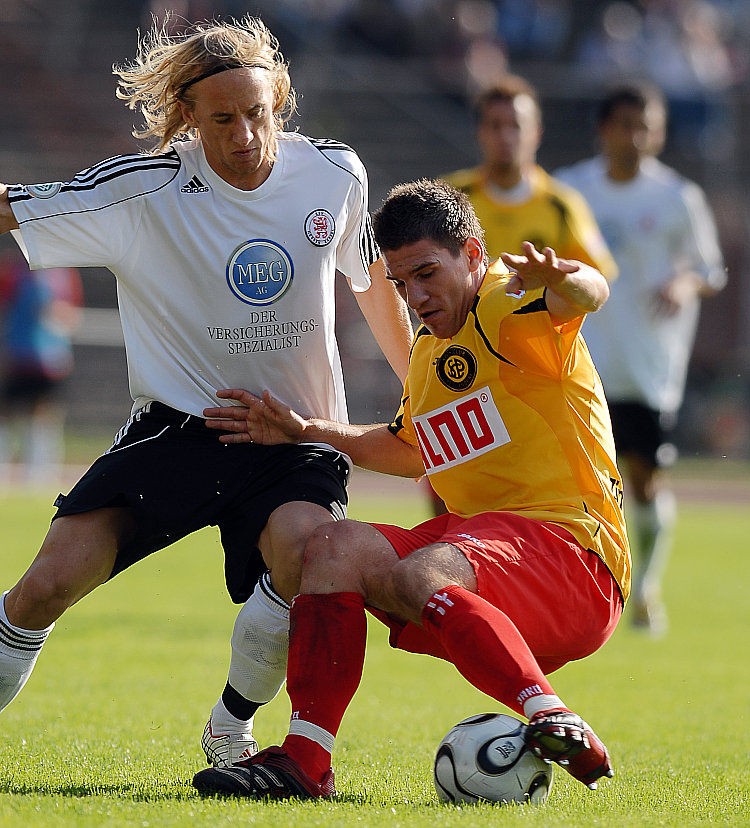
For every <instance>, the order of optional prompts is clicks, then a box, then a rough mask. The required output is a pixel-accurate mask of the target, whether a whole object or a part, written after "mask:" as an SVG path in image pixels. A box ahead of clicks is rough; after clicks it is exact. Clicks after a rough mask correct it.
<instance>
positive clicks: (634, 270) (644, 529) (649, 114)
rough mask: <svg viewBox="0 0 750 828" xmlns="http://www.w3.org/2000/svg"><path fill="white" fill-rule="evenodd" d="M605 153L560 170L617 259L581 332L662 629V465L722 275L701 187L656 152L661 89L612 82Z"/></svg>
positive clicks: (642, 606) (637, 561)
mask: <svg viewBox="0 0 750 828" xmlns="http://www.w3.org/2000/svg"><path fill="white" fill-rule="evenodd" d="M597 121H598V137H599V141H600V144H601V154H600V155H597V156H596V157H594V158H590V159H587V160H584V161H580V162H578V163H577V164H574V165H572V166H570V167H567V168H565V169H562V170H558V171H557V172H555V176H557V177H559V178H560V179H561V180H563V181H565V182H567V183H568V184H570V185H572V186H573V187H575V188H576V189H577V190H579V191H580V192H581V193H582V194H583V195H584V197H585V198H586V200H587V201H588V203H589V205H590V207H591V209H592V211H593V213H594V217H595V218H596V221H597V223H598V224H599V227H600V229H601V231H602V233H603V234H604V237H605V240H606V242H607V244H608V246H609V249H610V251H611V252H612V255H613V256H614V258H615V261H616V263H617V267H618V271H619V277H618V279H617V281H616V282H615V283H614V284H613V285H612V291H611V295H610V299H609V302H607V304H606V305H605V307H604V308H603V309H602V311H601V312H600V313H597V314H595V315H593V316H591V317H590V318H588V319H587V320H586V325H585V327H584V336H585V338H586V342H587V343H588V346H589V350H590V351H591V355H592V357H593V359H594V363H595V364H596V367H597V369H598V371H599V374H600V376H601V378H602V382H603V384H604V389H605V392H606V395H607V399H608V402H609V406H610V411H611V415H612V427H613V431H614V436H615V443H616V446H617V456H618V461H619V463H620V464H621V467H622V469H623V474H624V476H625V492H626V507H627V512H628V516H629V520H630V540H631V544H632V546H633V567H634V576H635V578H634V585H633V599H632V600H633V614H632V620H633V623H634V624H635V625H636V626H640V627H643V628H645V629H647V630H648V631H650V632H651V633H652V634H654V635H659V634H661V633H663V632H664V631H665V629H666V621H667V619H666V611H665V608H664V604H663V601H662V597H661V580H662V575H663V571H664V567H665V563H666V560H667V556H668V553H669V547H670V544H671V535H672V529H673V525H674V521H675V498H674V495H673V493H672V491H671V489H670V488H669V487H668V485H667V482H666V481H665V480H664V477H663V475H662V474H660V468H662V467H665V466H668V465H670V464H671V463H672V462H673V461H674V460H675V458H676V449H675V447H674V446H673V445H672V443H671V442H670V434H671V432H672V430H673V429H674V426H675V424H676V420H677V414H678V411H679V408H680V405H681V404H682V399H683V394H684V390H685V380H686V377H687V370H688V363H689V360H690V354H691V351H692V346H693V341H694V339H695V333H696V329H697V325H698V317H699V313H700V303H701V298H702V297H704V296H710V295H712V294H714V293H716V292H717V291H719V290H721V289H722V288H723V287H724V285H725V284H726V279H727V277H726V272H725V268H724V262H723V258H722V253H721V250H720V248H719V242H718V236H717V232H716V226H715V222H714V218H713V215H712V213H711V210H710V208H709V205H708V203H707V201H706V197H705V195H704V193H703V191H702V190H701V188H700V187H699V186H698V185H697V184H695V183H694V182H692V181H689V180H687V179H685V178H684V177H683V176H681V175H680V174H679V173H677V172H676V171H675V170H673V169H671V168H670V167H668V166H666V165H665V164H664V163H662V162H661V161H659V160H658V159H657V156H658V154H659V153H660V152H661V151H662V149H663V147H664V143H665V139H666V130H667V106H666V102H665V100H664V97H663V95H662V94H661V92H660V91H659V90H658V89H656V88H654V87H651V86H646V85H635V84H633V85H625V86H622V87H620V88H617V89H615V90H613V91H612V92H611V93H610V94H609V95H608V96H607V97H606V98H605V99H604V100H603V101H602V102H601V103H600V106H599V112H598V119H597Z"/></svg>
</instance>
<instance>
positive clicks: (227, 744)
mask: <svg viewBox="0 0 750 828" xmlns="http://www.w3.org/2000/svg"><path fill="white" fill-rule="evenodd" d="M201 747H202V748H203V752H204V753H205V754H206V760H207V761H208V764H209V765H213V766H214V767H215V768H228V767H231V766H232V765H236V764H237V763H238V762H243V761H244V760H245V759H249V758H250V757H251V756H255V754H256V753H257V752H258V743H257V742H256V741H255V739H254V738H253V734H252V731H250V732H248V733H214V732H213V730H212V729H211V719H209V720H208V722H206V728H205V730H204V731H203V738H202V739H201Z"/></svg>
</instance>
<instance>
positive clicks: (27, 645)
mask: <svg viewBox="0 0 750 828" xmlns="http://www.w3.org/2000/svg"><path fill="white" fill-rule="evenodd" d="M7 594H8V593H7V591H6V592H4V593H3V594H2V596H1V597H0V710H3V709H5V708H6V707H7V706H8V705H9V704H10V703H11V702H12V701H13V699H15V697H16V696H17V695H18V694H19V693H20V692H21V688H22V687H23V686H24V684H26V682H27V681H28V678H29V676H30V675H31V671H32V670H33V669H34V665H35V664H36V660H37V658H38V656H39V652H40V650H41V649H42V645H43V644H44V642H45V641H46V640H47V636H48V635H49V634H50V633H51V632H52V628H53V627H54V626H55V625H54V623H53V624H50V626H49V627H47V628H46V629H44V630H24V629H21V628H20V627H16V626H14V625H13V624H11V623H10V621H8V616H7V615H6V614H5V596H6V595H7Z"/></svg>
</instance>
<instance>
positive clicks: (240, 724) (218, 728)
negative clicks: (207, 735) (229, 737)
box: [211, 699, 253, 736]
mask: <svg viewBox="0 0 750 828" xmlns="http://www.w3.org/2000/svg"><path fill="white" fill-rule="evenodd" d="M211 732H212V733H213V735H214V736H218V735H220V734H223V733H252V732H253V720H252V718H251V719H249V720H245V719H238V718H237V717H236V716H233V715H232V714H231V713H230V712H229V711H228V710H227V708H226V705H225V704H224V700H223V699H219V701H217V702H216V704H215V705H214V706H213V707H212V708H211Z"/></svg>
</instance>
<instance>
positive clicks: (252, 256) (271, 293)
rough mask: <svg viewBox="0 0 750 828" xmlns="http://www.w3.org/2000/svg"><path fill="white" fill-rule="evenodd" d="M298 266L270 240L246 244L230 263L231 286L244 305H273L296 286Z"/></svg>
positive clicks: (253, 241)
mask: <svg viewBox="0 0 750 828" xmlns="http://www.w3.org/2000/svg"><path fill="white" fill-rule="evenodd" d="M293 278H294V265H293V264H292V260H291V257H290V256H289V254H288V253H287V252H286V250H284V248H283V247H282V246H281V245H280V244H277V243H276V242H273V241H270V240H269V239H250V240H249V241H246V242H243V243H242V244H241V245H240V246H239V247H238V248H237V249H236V250H235V251H234V252H233V253H232V255H231V256H230V258H229V261H228V262H227V284H228V285H229V287H230V289H231V291H232V293H233V294H234V295H235V296H236V297H237V299H239V300H240V301H241V302H245V303H246V304H248V305H270V304H272V303H273V302H276V301H277V300H278V299H280V298H281V297H282V296H283V295H284V293H285V292H286V291H287V289H288V288H289V286H290V285H291V284H292V280H293Z"/></svg>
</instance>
